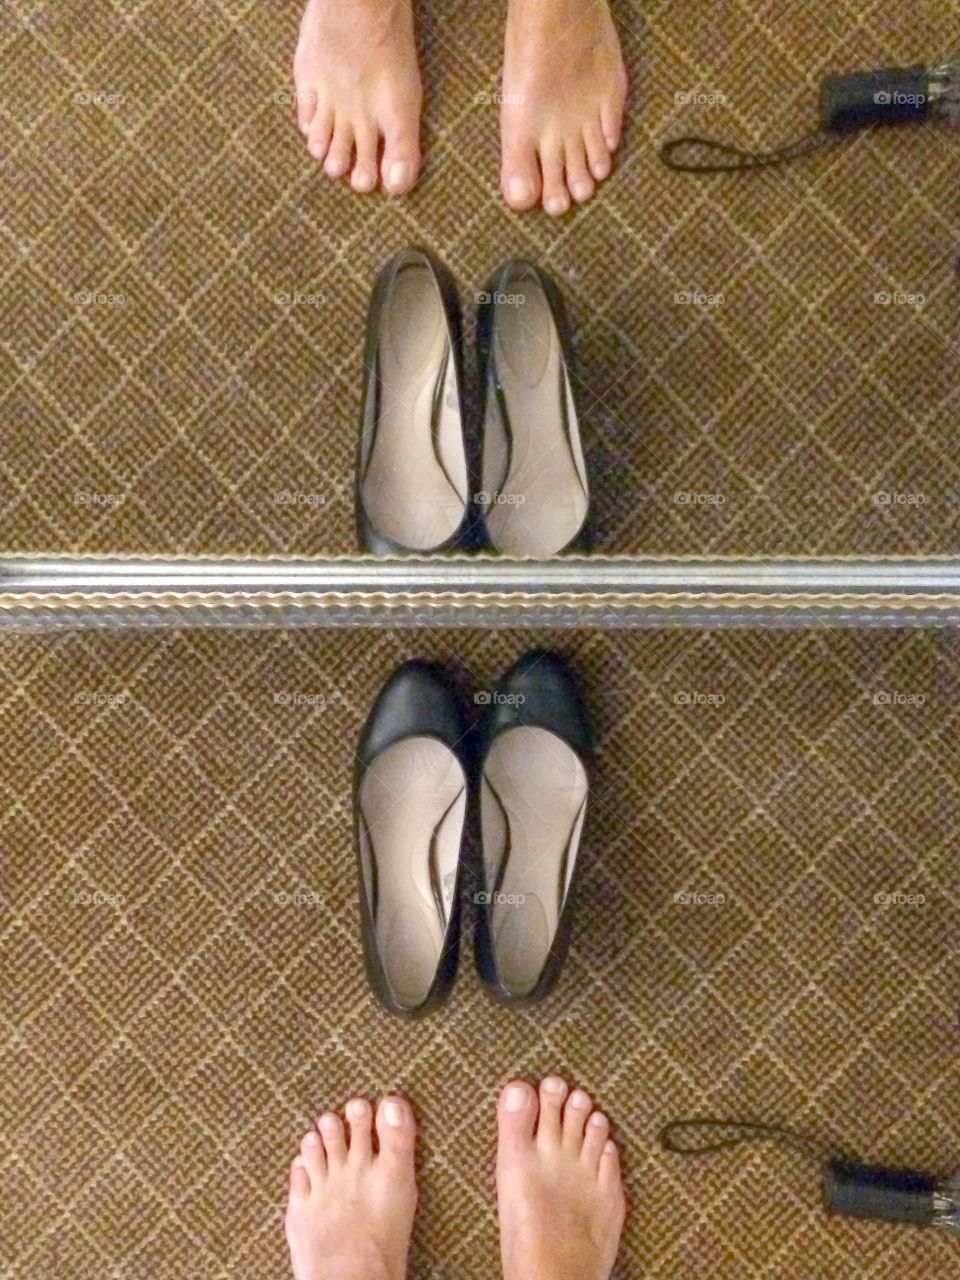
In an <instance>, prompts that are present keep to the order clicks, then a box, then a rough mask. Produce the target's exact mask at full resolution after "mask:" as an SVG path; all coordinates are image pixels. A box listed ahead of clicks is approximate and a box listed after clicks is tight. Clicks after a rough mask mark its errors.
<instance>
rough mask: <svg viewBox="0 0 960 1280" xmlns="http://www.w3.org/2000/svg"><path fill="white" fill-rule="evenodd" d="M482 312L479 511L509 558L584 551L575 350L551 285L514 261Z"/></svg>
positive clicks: (585, 507) (586, 503) (586, 505)
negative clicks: (481, 418)
mask: <svg viewBox="0 0 960 1280" xmlns="http://www.w3.org/2000/svg"><path fill="white" fill-rule="evenodd" d="M484 298H485V301H484V303H483V305H482V307H481V310H480V337H479V347H480V372H481V385H482V387H483V395H484V409H483V444H482V460H481V480H480V507H481V514H482V517H483V522H484V528H485V533H486V538H487V540H488V542H489V544H490V545H491V546H492V547H493V548H494V549H495V550H497V551H500V552H502V553H503V554H504V555H509V556H524V557H536V558H538V559H545V558H547V557H548V556H553V555H557V554H559V553H560V552H562V551H585V550H588V549H589V535H588V531H587V520H588V516H589V511H590V491H589V483H588V479H587V468H586V463H585V461H584V456H583V447H582V444H581V440H580V427H579V423H578V420H577V410H576V405H575V403H574V397H573V390H572V384H571V376H572V371H573V348H572V343H571V341H570V334H569V328H568V325H567V321H566V318H565V315H564V308H563V303H562V300H561V298H560V294H559V291H558V290H557V287H556V285H555V284H554V282H553V280H552V279H551V278H550V277H549V276H548V275H547V274H546V273H545V272H543V271H540V270H539V269H538V268H537V267H534V266H532V265H531V264H530V263H528V262H522V261H519V260H516V261H512V262H508V263H507V264H506V265H505V266H504V267H502V268H501V269H500V271H499V272H498V274H497V277H496V279H495V281H494V283H493V284H492V285H491V287H490V290H489V292H488V293H486V294H485V295H484Z"/></svg>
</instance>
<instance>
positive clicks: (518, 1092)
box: [503, 1084, 527, 1111]
mask: <svg viewBox="0 0 960 1280" xmlns="http://www.w3.org/2000/svg"><path fill="white" fill-rule="evenodd" d="M503 1105H504V1107H506V1109H507V1110H508V1111H522V1110H523V1109H524V1107H525V1106H526V1105H527V1091H526V1089H525V1088H524V1087H523V1085H522V1084H512V1085H511V1086H510V1088H509V1089H508V1090H507V1092H506V1093H505V1094H504V1095H503Z"/></svg>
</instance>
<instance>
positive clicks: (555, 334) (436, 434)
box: [357, 248, 590, 559]
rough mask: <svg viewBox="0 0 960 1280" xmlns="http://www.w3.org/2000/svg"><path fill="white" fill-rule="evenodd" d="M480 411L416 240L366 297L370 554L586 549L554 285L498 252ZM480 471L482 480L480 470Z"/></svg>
mask: <svg viewBox="0 0 960 1280" xmlns="http://www.w3.org/2000/svg"><path fill="white" fill-rule="evenodd" d="M478 347H479V357H480V377H481V387H482V395H483V409H482V416H481V425H480V429H479V430H470V429H468V427H467V415H466V414H465V412H464V405H463V399H462V389H463V368H462V360H461V329H460V318H459V310H458V306H457V295H456V289H455V287H454V284H453V281H452V279H451V277H450V276H449V274H448V273H447V271H446V270H445V269H444V268H443V267H442V266H441V265H440V264H439V263H438V262H437V261H436V260H435V259H434V258H432V257H431V256H430V254H428V253H427V252H426V251H425V250H423V249H417V248H409V249H405V250H404V251H403V252H402V253H400V254H398V255H397V256H396V257H395V258H394V259H393V260H392V261H391V262H390V263H389V264H388V265H387V266H386V267H385V268H384V270H383V271H382V272H381V273H380V275H379V277H378V279H377V283H376V287H375V289H374V293H373V297H372V300H371V304H370V313H369V317H368V323H367V343H366V353H365V365H366V375H365V386H364V396H363V409H362V422H361V436H360V455H359V460H358V466H357V514H358V526H359V529H358V531H359V537H360V542H361V545H362V547H363V548H364V549H365V550H366V551H370V552H373V553H374V554H377V555H390V556H396V555H410V554H418V555H426V554H431V553H434V552H439V551H464V550H481V549H486V550H494V551H499V552H500V553H502V554H504V555H508V556H517V557H524V558H529V557H533V558H537V559H543V558H546V557H548V556H553V555H556V554H558V553H559V552H562V551H570V550H579V551H583V550H586V549H587V543H588V537H587V517H588V514H589V506H590V494H589V487H588V481H587V469H586V463H585V462H584V456H583V448H582V444H581V440H580V429H579V424H578V420H577V412H576V407H575V404H574V397H573V389H572V381H573V380H572V370H573V358H572V347H571V343H570V338H569V330H568V327H567V323H566V320H565V318H564V309H563V305H562V302H561V299H560V295H559V292H558V290H557V288H556V285H555V284H554V283H553V281H552V280H551V279H550V278H549V276H547V275H546V273H545V272H543V271H540V270H539V269H538V268H537V267H535V266H533V265H531V264H530V263H527V262H522V261H519V260H515V261H511V262H508V263H506V264H505V265H504V266H503V267H502V268H501V269H500V271H499V272H498V273H497V276H496V279H495V280H494V281H493V283H492V284H491V285H490V288H489V290H488V291H487V292H485V293H482V294H480V311H479V316H478ZM477 477H479V481H477Z"/></svg>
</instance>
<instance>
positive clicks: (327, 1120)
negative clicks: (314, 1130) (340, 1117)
mask: <svg viewBox="0 0 960 1280" xmlns="http://www.w3.org/2000/svg"><path fill="white" fill-rule="evenodd" d="M336 1127H337V1117H336V1116H333V1115H330V1114H327V1115H323V1116H321V1117H320V1128H321V1129H326V1130H327V1131H328V1132H329V1131H330V1130H332V1129H335V1128H336Z"/></svg>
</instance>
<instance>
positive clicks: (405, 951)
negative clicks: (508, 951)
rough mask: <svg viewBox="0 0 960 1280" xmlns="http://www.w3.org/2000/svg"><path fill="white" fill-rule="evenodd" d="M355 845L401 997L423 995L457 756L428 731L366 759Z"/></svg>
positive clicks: (455, 796) (449, 869)
mask: <svg viewBox="0 0 960 1280" xmlns="http://www.w3.org/2000/svg"><path fill="white" fill-rule="evenodd" d="M358 800H359V805H360V814H361V821H360V833H361V849H362V850H363V851H364V852H365V856H366V859H367V861H368V865H369V864H371V863H372V864H373V869H372V877H373V882H374V884H375V886H376V893H375V898H376V901H375V911H374V931H375V936H376V942H377V948H378V951H379V955H380V958H381V962H382V964H383V970H384V973H385V975H386V979H387V982H388V984H389V986H390V989H391V991H392V992H393V993H394V996H395V997H396V999H397V1001H398V1002H399V1003H400V1004H402V1005H407V1006H410V1007H413V1006H415V1005H417V1004H420V1003H421V1002H422V1001H423V999H424V997H425V996H426V995H427V993H428V991H429V990H430V987H431V985H432V983H433V980H434V978H435V976H436V972H437V966H438V964H439V963H440V959H441V955H442V952H443V941H444V937H445V934H446V929H447V921H448V920H449V917H450V911H451V909H452V907H453V901H454V894H455V891H456V879H457V867H458V864H459V859H460V844H461V839H462V836H463V822H464V814H465V811H466V779H465V777H464V773H463V767H462V766H461V764H460V761H459V760H458V759H457V757H456V756H455V755H454V753H453V752H452V751H451V750H450V748H449V747H448V746H446V745H445V744H444V743H442V742H440V741H438V740H437V739H435V738H426V737H418V738H405V739H403V740H402V741H400V742H395V743H394V744H393V746H390V747H387V749H386V750H385V751H384V752H382V754H381V755H379V756H377V758H376V759H375V760H374V761H373V763H372V764H371V765H370V767H369V768H368V769H367V771H366V773H365V774H364V777H363V781H362V783H361V784H360V793H359V797H358Z"/></svg>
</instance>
